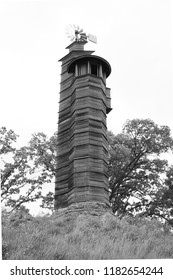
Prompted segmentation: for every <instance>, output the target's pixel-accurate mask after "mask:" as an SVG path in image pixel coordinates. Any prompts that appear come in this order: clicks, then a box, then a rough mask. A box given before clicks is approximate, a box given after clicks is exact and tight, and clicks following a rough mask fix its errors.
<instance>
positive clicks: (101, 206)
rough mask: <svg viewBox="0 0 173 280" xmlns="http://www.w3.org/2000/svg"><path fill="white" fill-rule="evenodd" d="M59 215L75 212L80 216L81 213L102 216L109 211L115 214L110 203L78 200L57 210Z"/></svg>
mask: <svg viewBox="0 0 173 280" xmlns="http://www.w3.org/2000/svg"><path fill="white" fill-rule="evenodd" d="M55 212H56V214H57V215H58V217H60V216H64V215H66V214H67V215H70V214H74V216H76V215H77V216H78V215H80V214H89V215H93V216H100V215H103V214H105V213H107V212H109V213H110V214H112V215H113V213H112V209H111V207H110V206H109V205H106V204H105V203H101V202H96V201H87V202H78V203H73V204H71V205H69V206H68V207H64V208H61V209H58V210H56V211H55Z"/></svg>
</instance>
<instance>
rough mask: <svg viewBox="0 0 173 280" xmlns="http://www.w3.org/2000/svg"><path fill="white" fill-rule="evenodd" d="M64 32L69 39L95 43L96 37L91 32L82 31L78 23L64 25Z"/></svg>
mask: <svg viewBox="0 0 173 280" xmlns="http://www.w3.org/2000/svg"><path fill="white" fill-rule="evenodd" d="M66 34H67V37H68V38H69V39H70V41H72V42H73V41H79V42H88V41H91V42H93V43H97V37H96V36H94V35H92V34H88V35H87V34H86V32H84V31H83V28H80V27H79V25H75V24H69V25H68V26H67V27H66Z"/></svg>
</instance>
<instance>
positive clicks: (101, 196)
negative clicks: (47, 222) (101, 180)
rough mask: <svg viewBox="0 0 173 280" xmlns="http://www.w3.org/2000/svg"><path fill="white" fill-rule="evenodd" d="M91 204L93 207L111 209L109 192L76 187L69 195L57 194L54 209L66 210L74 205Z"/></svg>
mask: <svg viewBox="0 0 173 280" xmlns="http://www.w3.org/2000/svg"><path fill="white" fill-rule="evenodd" d="M90 202H91V203H92V204H93V205H97V204H101V205H104V206H105V207H109V200H108V191H107V190H105V189H103V188H102V187H101V188H99V187H95V188H93V187H86V186H85V187H80V188H79V187H76V188H73V189H72V190H71V191H70V192H68V193H67V194H62V195H60V194H58V195H57V196H56V194H55V204H54V209H55V210H57V209H60V208H65V207H68V206H70V205H72V204H75V205H78V204H79V205H80V204H81V203H83V204H84V205H87V203H90ZM85 203H86V204H85Z"/></svg>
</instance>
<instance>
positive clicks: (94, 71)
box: [91, 63, 98, 76]
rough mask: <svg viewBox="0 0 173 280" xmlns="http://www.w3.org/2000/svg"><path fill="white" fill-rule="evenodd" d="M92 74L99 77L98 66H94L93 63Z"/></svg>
mask: <svg viewBox="0 0 173 280" xmlns="http://www.w3.org/2000/svg"><path fill="white" fill-rule="evenodd" d="M91 74H92V75H96V76H98V67H97V64H92V63H91Z"/></svg>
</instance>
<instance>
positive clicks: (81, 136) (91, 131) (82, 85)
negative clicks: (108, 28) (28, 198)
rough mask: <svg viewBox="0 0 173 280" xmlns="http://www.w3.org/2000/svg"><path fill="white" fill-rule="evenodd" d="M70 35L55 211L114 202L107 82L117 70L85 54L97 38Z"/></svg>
mask: <svg viewBox="0 0 173 280" xmlns="http://www.w3.org/2000/svg"><path fill="white" fill-rule="evenodd" d="M70 32H72V33H71V35H72V39H73V42H72V43H71V44H70V45H69V46H68V47H67V49H68V50H69V53H68V54H67V55H65V56H64V57H63V58H61V59H60V61H61V62H62V66H61V67H62V68H61V83H60V102H59V120H58V139H57V167H56V179H55V209H58V208H63V207H67V206H69V205H70V204H72V203H78V202H87V201H95V202H102V203H104V204H108V202H109V197H108V193H109V192H108V174H107V165H108V162H107V161H108V143H107V126H106V114H108V113H109V112H110V111H111V105H110V89H109V88H107V87H106V78H107V77H108V76H109V75H110V73H111V67H110V64H109V63H108V62H107V61H106V60H105V59H103V58H102V57H99V56H96V55H93V51H85V50H84V45H85V44H86V43H87V41H88V40H91V41H95V37H94V36H92V35H89V36H87V35H86V34H85V33H84V32H83V30H82V29H80V28H79V27H75V26H74V29H73V26H71V30H70Z"/></svg>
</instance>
